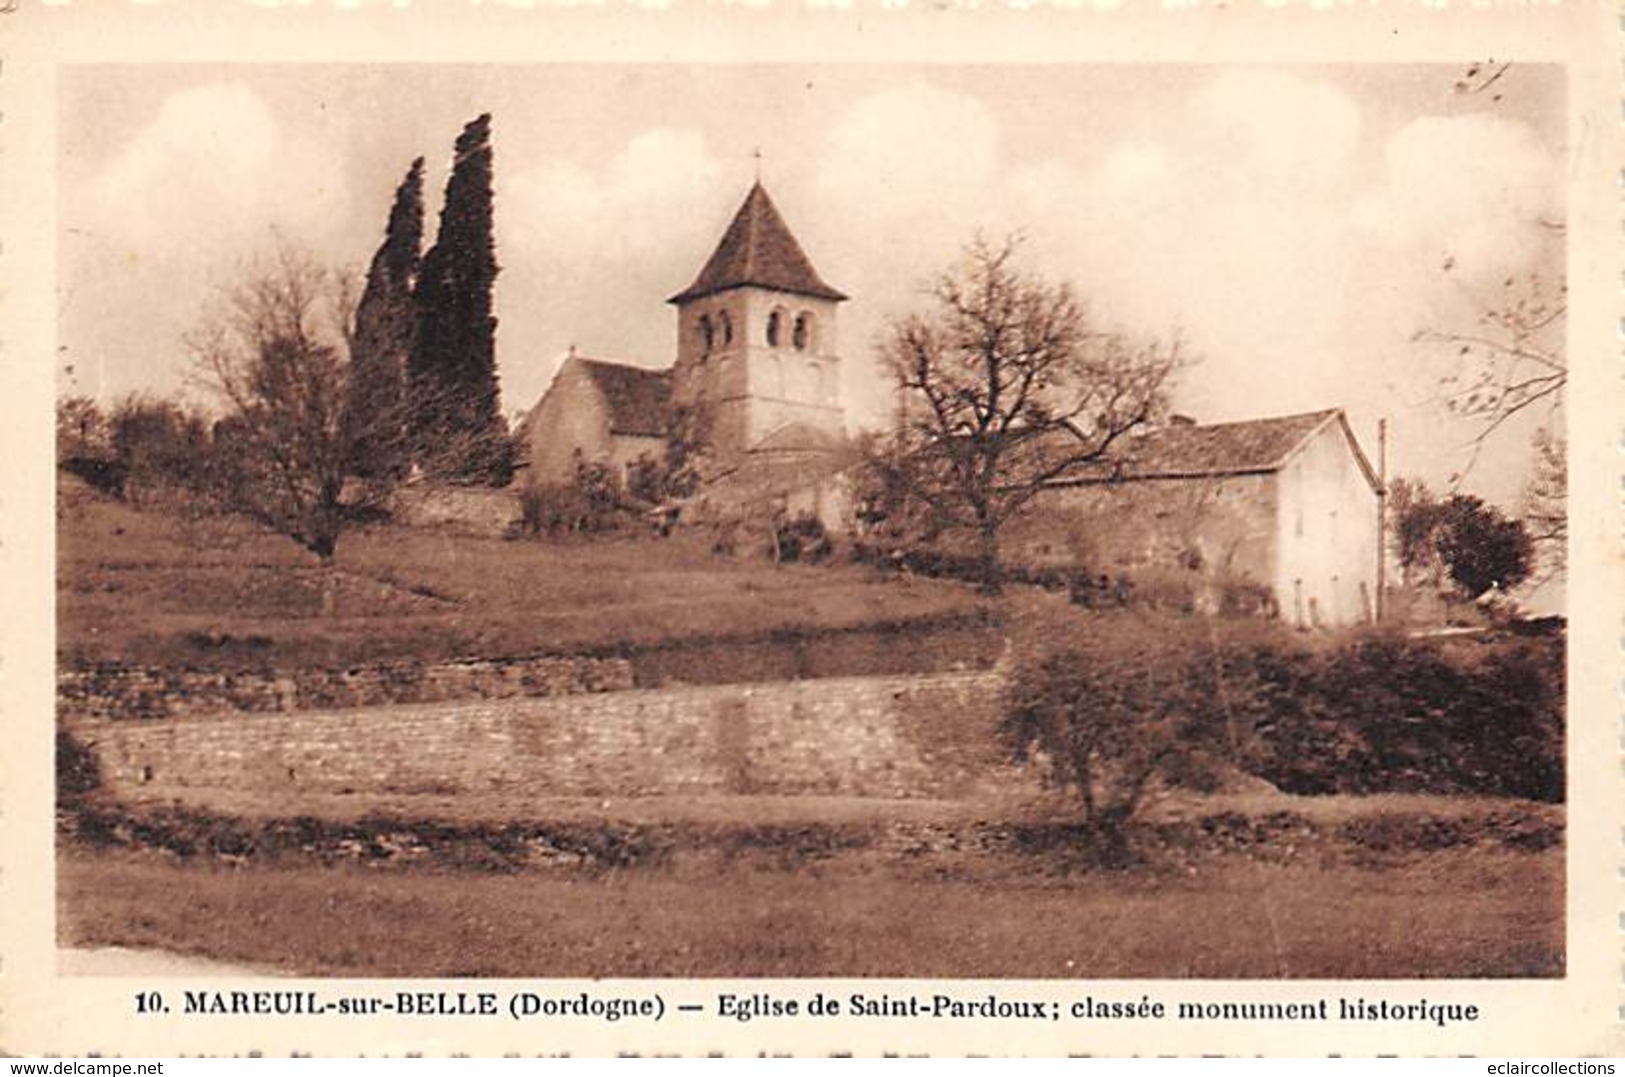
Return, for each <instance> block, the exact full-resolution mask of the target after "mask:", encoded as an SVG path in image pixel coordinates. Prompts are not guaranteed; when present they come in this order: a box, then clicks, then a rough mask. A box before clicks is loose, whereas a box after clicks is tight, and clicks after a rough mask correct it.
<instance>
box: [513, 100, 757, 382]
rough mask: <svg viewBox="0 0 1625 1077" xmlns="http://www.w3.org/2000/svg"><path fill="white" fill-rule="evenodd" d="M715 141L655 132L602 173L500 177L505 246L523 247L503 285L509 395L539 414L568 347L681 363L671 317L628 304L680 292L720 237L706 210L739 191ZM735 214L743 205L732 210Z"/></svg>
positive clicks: (560, 162)
mask: <svg viewBox="0 0 1625 1077" xmlns="http://www.w3.org/2000/svg"><path fill="white" fill-rule="evenodd" d="M723 171H724V170H723V166H722V164H721V162H720V161H719V160H718V158H717V157H716V155H715V154H714V153H712V151H711V149H710V147H709V146H708V145H707V143H706V140H705V138H704V136H703V135H701V134H700V133H699V132H697V131H692V130H682V129H676V128H668V127H661V128H652V129H649V130H645V131H641V132H639V133H637V134H635V135H633V136H632V137H631V138H629V139H628V140H627V141H626V143H625V144H624V145H623V146H622V147H621V148H620V149H619V151H617V152H616V153H615V155H614V156H613V157H612V158H610V159H609V160H608V161H605V162H603V163H602V164H601V165H599V166H598V167H596V168H593V167H589V166H587V165H583V164H581V163H580V162H578V161H575V160H571V159H567V158H552V159H549V160H545V161H542V162H539V163H538V164H536V165H535V166H533V167H531V168H529V169H526V170H524V171H519V172H514V173H510V174H499V176H498V179H497V184H498V189H497V203H498V205H499V206H500V207H501V211H500V212H499V213H498V214H497V224H496V228H497V249H498V250H499V251H504V250H507V251H523V252H525V257H524V258H522V259H509V260H508V261H507V262H506V268H505V270H504V272H503V274H502V275H501V276H500V277H498V278H497V291H496V303H497V312H498V316H499V319H500V321H501V326H502V328H501V330H500V332H501V333H502V334H503V335H504V338H505V339H507V340H509V341H524V342H526V344H527V345H528V347H524V348H514V347H508V348H506V349H504V350H503V355H504V359H503V365H504V370H503V378H504V394H505V396H506V397H507V399H508V400H509V402H510V404H511V405H512V406H514V407H528V406H529V405H530V404H531V403H532V402H533V401H534V400H535V399H536V398H537V397H538V396H539V395H540V394H541V392H542V390H543V389H545V388H546V386H547V383H548V380H549V379H550V378H551V377H552V375H553V373H554V371H555V370H556V369H557V367H558V365H559V363H560V362H561V359H562V356H563V354H564V353H565V351H566V349H567V348H568V347H570V346H572V345H575V344H579V345H580V346H581V347H582V348H583V349H584V350H585V351H587V352H589V353H591V354H597V355H601V356H608V357H614V358H622V359H629V360H632V361H637V362H643V363H646V364H649V365H654V366H660V365H662V364H664V363H667V362H670V361H671V359H672V343H671V339H670V332H669V330H668V328H667V320H666V319H664V318H660V317H658V314H659V312H658V311H651V310H645V309H640V310H638V311H636V312H635V315H634V316H632V317H628V313H629V312H628V311H627V310H626V308H625V306H624V305H623V304H621V303H617V302H615V299H616V297H623V296H648V295H656V296H658V295H662V294H664V293H666V292H670V291H676V290H677V288H678V287H680V286H681V285H680V284H674V283H673V282H674V281H679V280H681V282H682V283H687V278H686V276H685V274H687V275H690V276H691V275H692V274H693V273H694V272H696V271H697V270H698V268H699V267H698V265H697V264H694V263H693V259H694V257H695V254H694V252H695V251H702V250H703V251H707V252H708V251H709V249H710V248H709V244H712V243H715V242H716V235H714V234H712V229H713V227H714V225H713V224H712V223H711V222H710V221H709V220H708V219H707V215H706V214H705V213H704V212H697V207H711V206H713V205H715V204H716V203H717V200H718V197H719V195H720V196H724V197H726V196H727V195H728V189H727V184H726V183H725V182H724V179H723ZM730 209H731V207H730Z"/></svg>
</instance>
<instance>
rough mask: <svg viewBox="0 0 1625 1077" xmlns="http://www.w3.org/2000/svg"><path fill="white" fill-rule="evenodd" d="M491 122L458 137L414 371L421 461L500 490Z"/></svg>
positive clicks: (423, 280)
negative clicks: (436, 460) (438, 461)
mask: <svg viewBox="0 0 1625 1077" xmlns="http://www.w3.org/2000/svg"><path fill="white" fill-rule="evenodd" d="M491 203H492V196H491V115H490V113H486V114H484V115H482V116H480V117H478V118H477V119H475V120H473V121H471V122H470V123H469V124H468V125H467V126H466V127H464V128H463V133H462V134H461V135H459V136H458V138H457V145H456V153H455V156H454V158H453V161H452V169H451V178H450V179H449V180H447V182H446V200H445V205H444V206H443V207H442V208H441V210H440V231H439V234H438V235H437V236H436V237H435V244H434V246H433V247H432V248H430V250H429V253H428V254H426V255H425V256H424V258H423V270H422V272H421V274H420V275H419V277H418V286H417V293H416V294H417V307H418V333H417V343H416V347H415V349H414V351H413V363H412V369H411V376H412V391H413V394H414V396H415V398H416V405H417V411H418V420H417V422H416V427H417V435H418V451H419V454H420V459H424V458H426V457H432V456H441V457H442V458H443V457H444V455H445V454H451V455H452V456H453V457H454V459H451V460H448V461H446V467H445V469H444V470H445V473H446V474H447V475H448V476H449V477H451V478H455V479H460V480H462V481H468V482H488V483H490V484H492V485H501V484H503V483H505V482H507V481H508V479H509V478H510V477H511V476H512V472H513V454H512V444H511V441H510V439H509V437H508V430H507V424H506V423H505V422H503V419H502V408H501V401H500V394H499V390H498V387H497V374H496V324H497V323H496V318H495V317H494V316H493V315H492V313H491V289H492V285H493V284H494V282H495V281H496V275H497V268H498V267H497V260H496V251H495V241H494V239H493V237H492V228H491V220H492V205H491Z"/></svg>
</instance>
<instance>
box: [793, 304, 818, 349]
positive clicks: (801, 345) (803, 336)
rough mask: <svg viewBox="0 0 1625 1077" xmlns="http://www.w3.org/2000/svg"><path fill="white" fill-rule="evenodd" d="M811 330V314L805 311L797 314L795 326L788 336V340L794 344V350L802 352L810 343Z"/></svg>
mask: <svg viewBox="0 0 1625 1077" xmlns="http://www.w3.org/2000/svg"><path fill="white" fill-rule="evenodd" d="M812 330H813V322H812V315H811V314H808V313H806V312H805V311H803V312H802V313H800V314H797V315H796V326H795V329H794V330H793V331H792V332H791V336H790V342H791V343H792V344H794V345H795V346H796V351H798V352H804V351H806V350H807V348H808V347H809V346H810V345H811V344H812Z"/></svg>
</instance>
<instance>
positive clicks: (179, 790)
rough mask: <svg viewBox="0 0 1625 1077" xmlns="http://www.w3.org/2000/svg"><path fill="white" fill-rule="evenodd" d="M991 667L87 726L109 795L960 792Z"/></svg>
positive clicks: (966, 788) (985, 743) (989, 695)
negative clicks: (228, 792)
mask: <svg viewBox="0 0 1625 1077" xmlns="http://www.w3.org/2000/svg"><path fill="white" fill-rule="evenodd" d="M1001 686H1002V681H1001V678H1000V677H999V675H998V674H996V673H993V672H970V673H940V674H929V675H923V676H921V675H909V676H888V677H851V678H832V679H823V680H807V681H794V682H782V683H766V684H728V685H715V686H707V687H684V688H666V689H658V690H652V691H614V692H606V693H601V694H591V695H572V696H567V697H559V698H552V699H548V698H511V699H500V700H483V701H479V702H464V703H443V704H424V705H400V706H391V707H373V708H358V709H353V710H322V711H297V712H292V713H277V714H230V715H214V716H210V717H176V718H172V719H170V720H167V721H152V722H130V721H110V720H106V719H81V720H77V721H73V722H71V723H70V726H71V728H72V729H73V731H74V733H75V734H76V735H77V736H78V737H80V738H81V739H82V741H83V742H84V743H86V744H87V745H89V746H90V747H91V748H92V750H93V751H94V752H95V753H96V755H97V758H98V760H99V762H100V765H101V767H102V773H103V779H104V781H105V782H106V783H107V784H108V785H109V786H110V787H111V788H112V789H113V790H114V791H115V792H117V793H127V794H138V795H143V796H151V795H174V796H177V797H180V798H182V799H184V798H185V794H186V791H187V790H188V789H196V790H202V789H207V788H216V789H220V788H226V789H232V790H235V791H239V792H264V793H265V794H269V795H275V794H278V793H284V794H287V793H294V792H301V791H308V792H318V793H354V794H367V793H375V794H391V795H410V794H432V795H453V794H457V793H461V792H481V791H496V790H503V791H512V792H519V793H528V794H533V795H537V796H594V797H596V796H622V797H624V796H646V795H657V794H698V795H708V794H739V793H745V794H766V795H807V794H836V795H848V796H876V797H898V796H903V797H954V796H963V795H967V794H969V793H972V792H973V791H974V789H975V788H976V787H977V786H978V785H979V784H980V783H981V782H982V781H984V780H986V779H987V778H990V777H992V776H993V775H994V774H995V773H996V772H997V771H998V769H999V759H998V752H997V741H996V737H995V724H996V722H997V717H998V710H999V708H998V698H999V693H1000V689H1001Z"/></svg>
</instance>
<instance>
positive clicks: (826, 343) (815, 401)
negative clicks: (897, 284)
mask: <svg viewBox="0 0 1625 1077" xmlns="http://www.w3.org/2000/svg"><path fill="white" fill-rule="evenodd" d="M845 299H846V296H845V295H843V294H841V293H840V292H838V291H836V290H835V289H834V288H832V287H830V286H829V285H828V284H826V283H825V282H824V280H823V278H822V277H820V276H819V275H818V271H817V270H815V269H814V268H813V266H812V263H811V262H810V261H809V260H808V258H807V255H806V254H805V252H803V251H802V249H801V244H799V243H797V242H796V238H795V236H794V235H792V234H791V233H790V229H789V226H788V225H786V224H785V223H784V218H783V217H782V216H780V214H779V210H778V207H777V206H775V205H774V204H773V200H772V199H771V198H769V197H768V194H767V190H766V189H765V188H764V187H763V186H762V185H761V182H760V181H758V182H757V183H756V184H755V185H754V186H752V187H751V189H750V193H749V194H748V195H746V196H745V201H744V204H743V205H741V206H740V207H739V211H738V212H737V213H736V214H734V218H733V222H732V223H731V224H729V225H728V229H727V231H726V232H724V233H723V235H722V241H721V242H720V243H718V244H717V248H716V250H715V251H713V252H712V254H711V257H710V258H709V259H708V260H707V261H706V263H705V267H704V268H703V269H701V270H700V273H699V276H697V277H695V278H694V283H692V284H690V285H689V286H688V287H687V288H685V289H683V290H682V291H681V292H679V293H677V294H676V295H674V296H672V297H671V299H669V300H668V302H670V303H672V304H674V305H675V306H676V307H677V362H676V365H675V366H674V367H673V385H672V389H673V397H674V400H675V402H676V403H678V404H679V405H685V406H690V407H697V408H699V409H701V410H703V411H704V412H705V414H706V419H707V421H708V424H709V428H710V432H711V443H712V448H713V451H714V452H716V453H717V454H718V455H719V456H721V457H724V458H726V457H728V456H732V455H738V454H742V453H746V452H750V451H751V450H752V449H755V448H757V447H758V446H761V445H762V443H763V442H764V441H767V440H768V439H770V438H773V437H774V436H775V435H781V434H782V433H783V432H786V431H789V430H791V429H792V428H796V427H802V428H805V429H804V430H803V431H801V433H803V434H811V435H812V436H813V437H823V438H829V439H834V440H839V439H841V438H843V437H844V436H845V431H846V419H845V412H844V409H843V407H842V403H841V370H840V358H839V356H838V355H837V353H836V336H835V311H836V307H837V305H838V304H840V303H841V302H843V301H844V300H845ZM801 440H802V441H805V437H803V438H802V439H801Z"/></svg>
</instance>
